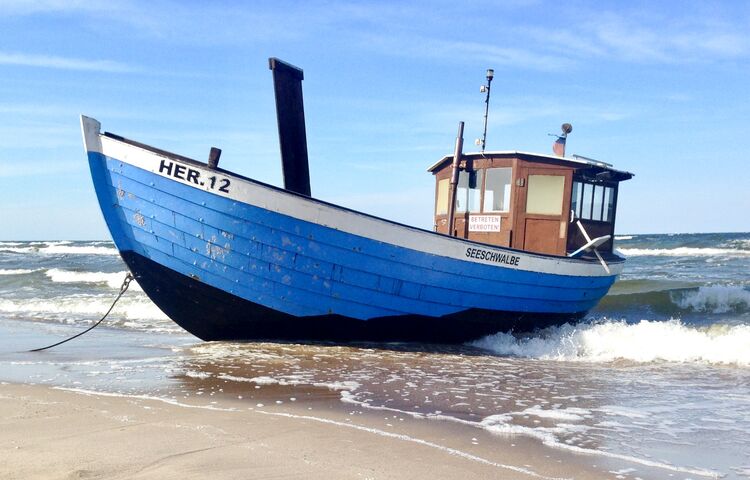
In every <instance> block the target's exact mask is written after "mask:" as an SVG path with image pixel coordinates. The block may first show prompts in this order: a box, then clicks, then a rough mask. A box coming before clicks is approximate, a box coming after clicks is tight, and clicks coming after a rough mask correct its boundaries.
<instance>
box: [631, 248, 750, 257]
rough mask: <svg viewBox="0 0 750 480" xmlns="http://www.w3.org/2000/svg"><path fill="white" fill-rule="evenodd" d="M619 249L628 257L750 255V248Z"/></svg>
mask: <svg viewBox="0 0 750 480" xmlns="http://www.w3.org/2000/svg"><path fill="white" fill-rule="evenodd" d="M617 251H619V252H620V253H622V254H623V255H625V256H626V257H645V256H650V257H712V256H750V250H739V249H735V248H695V247H677V248H618V249H617Z"/></svg>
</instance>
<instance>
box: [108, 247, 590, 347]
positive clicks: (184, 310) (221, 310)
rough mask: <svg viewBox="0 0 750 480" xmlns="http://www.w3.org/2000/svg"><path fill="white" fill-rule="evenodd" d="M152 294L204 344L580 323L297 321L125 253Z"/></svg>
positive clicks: (492, 316) (565, 317) (476, 333)
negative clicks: (214, 341)
mask: <svg viewBox="0 0 750 480" xmlns="http://www.w3.org/2000/svg"><path fill="white" fill-rule="evenodd" d="M121 255H122V258H123V259H124V260H125V263H127V265H128V267H129V268H130V271H131V272H132V273H133V275H134V276H135V278H136V279H137V280H138V283H139V284H140V286H141V287H142V288H143V291H144V292H146V295H148V296H149V298H151V300H152V301H153V302H154V303H155V304H156V305H158V306H159V308H160V309H161V310H162V311H163V312H164V313H165V314H167V315H168V316H169V318H171V319H172V320H173V321H174V322H175V323H177V324H178V325H180V326H181V327H182V328H184V329H185V330H187V331H188V332H190V333H192V334H193V335H195V336H196V337H198V338H200V339H202V340H287V341H333V342H358V341H375V342H385V341H390V342H403V341H406V342H417V341H418V342H431V343H432V342H434V343H459V342H465V341H468V340H473V339H476V338H479V337H481V336H484V335H489V334H493V333H496V332H499V331H505V332H507V331H511V330H512V331H516V332H519V331H521V332H524V331H532V330H535V329H537V328H543V327H547V326H550V325H559V324H562V323H565V322H568V321H574V320H578V319H580V318H581V317H582V316H583V315H585V313H586V312H580V313H578V314H572V315H571V314H549V313H519V312H498V311H494V310H478V309H471V310H465V311H463V312H459V313H455V314H451V315H446V316H443V317H438V318H435V317H426V316H421V315H401V316H396V317H381V318H374V319H370V320H367V321H363V320H358V319H354V318H349V317H344V316H341V315H320V316H315V317H297V316H294V315H289V314H286V313H282V312H278V311H276V310H271V309H270V308H267V307H264V306H262V305H258V304H256V303H253V302H250V301H247V300H244V299H242V298H239V297H236V296H234V295H232V294H229V293H227V292H225V291H223V290H220V289H218V288H215V287H212V286H210V285H206V284H205V283H202V282H200V281H199V280H196V279H193V278H190V277H187V276H185V275H182V274H180V273H177V272H175V271H174V270H171V269H169V268H166V267H164V266H162V265H160V264H158V263H156V262H154V261H153V260H149V259H148V258H146V257H143V256H142V255H139V254H137V253H134V252H132V251H126V252H121Z"/></svg>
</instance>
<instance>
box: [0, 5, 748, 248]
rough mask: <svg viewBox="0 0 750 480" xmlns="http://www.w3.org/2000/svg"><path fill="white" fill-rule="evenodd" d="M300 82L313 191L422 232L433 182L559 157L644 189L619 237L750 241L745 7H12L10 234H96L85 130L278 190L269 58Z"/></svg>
mask: <svg viewBox="0 0 750 480" xmlns="http://www.w3.org/2000/svg"><path fill="white" fill-rule="evenodd" d="M270 56H276V57H279V58H281V59H283V60H286V61H288V62H290V63H292V64H295V65H298V66H300V67H302V68H303V69H304V71H305V81H304V84H303V90H304V96H305V109H306V111H305V115H306V119H307V134H308V148H309V153H310V168H311V180H312V191H313V195H314V196H316V197H319V198H322V199H325V200H328V201H332V202H336V203H340V204H343V205H346V206H348V207H351V208H355V209H360V210H363V211H366V212H369V213H373V214H376V215H380V216H384V217H387V218H391V219H394V220H398V221H400V222H404V223H409V224H415V225H418V226H421V227H426V228H430V227H431V225H432V202H433V192H434V183H433V182H434V180H433V178H432V176H431V175H429V174H428V173H427V172H426V168H427V167H428V166H429V165H430V164H432V163H433V162H435V161H436V160H438V159H439V158H441V157H442V156H443V155H445V154H451V153H452V151H453V142H454V137H455V133H456V128H457V124H458V121H459V120H463V121H465V122H466V132H465V138H466V144H467V146H466V148H465V150H466V151H468V150H473V149H474V146H473V139H474V138H476V137H478V136H480V135H481V130H482V119H483V118H482V117H483V113H484V111H483V108H484V104H483V100H484V97H483V95H482V94H480V93H479V86H480V85H481V84H482V83H483V82H484V75H485V71H486V69H487V68H494V69H495V72H496V76H495V80H494V81H493V84H492V85H493V90H492V101H491V107H490V122H489V129H488V136H487V149H488V150H524V151H534V152H542V153H550V152H551V143H552V138H551V137H549V136H547V134H548V133H556V132H557V131H559V126H560V124H561V123H563V122H570V123H572V124H573V127H574V128H573V133H572V134H571V136H570V137H569V140H568V153H569V154H571V153H577V154H580V155H585V156H588V157H593V158H597V159H600V160H604V161H607V162H610V163H613V164H615V166H616V167H618V168H620V169H623V170H628V171H631V172H634V173H635V174H636V177H635V178H634V179H633V180H631V181H629V182H626V183H624V184H623V186H622V188H621V193H620V207H619V212H618V227H617V230H618V232H620V233H662V232H712V231H748V230H750V155H749V154H748V153H747V152H748V150H749V147H748V145H749V144H750V93H748V91H749V89H750V2H743V1H736V2H689V1H688V2H685V1H680V2H668V1H665V2H638V1H635V2H599V1H591V2H578V1H568V2H558V1H551V2H537V1H531V0H529V1H526V0H510V1H507V2H482V1H465V2H455V1H445V2H442V1H431V2H408V1H403V2H350V3H343V2H335V1H334V2H315V1H310V2H287V1H272V2H205V1H196V2H187V1H186V2H170V1H161V0H150V1H148V2H145V1H120V2H91V1H76V0H70V1H63V0H36V1H33V2H26V1H18V0H3V1H2V2H0V118H1V121H0V239H106V238H109V235H108V233H107V231H106V227H105V225H104V223H103V220H102V219H101V215H100V213H99V210H98V206H97V203H96V199H95V196H94V193H93V188H92V186H91V182H90V179H89V176H88V170H87V164H86V160H85V156H84V153H83V148H82V142H81V135H80V129H79V120H78V116H79V115H80V114H86V115H88V116H93V117H95V118H97V119H98V120H100V121H101V122H102V126H103V129H104V130H107V131H112V132H115V133H118V134H120V135H123V136H126V137H130V138H134V139H137V140H139V141H142V142H145V143H150V144H153V145H155V146H158V147H160V148H164V149H167V150H172V151H174V152H177V153H180V154H183V155H186V156H190V157H193V158H197V159H201V160H202V159H205V158H207V156H208V151H209V149H210V147H211V146H217V147H219V148H221V149H222V150H223V154H222V166H223V167H224V168H227V169H230V170H234V171H237V172H238V173H241V174H243V175H246V176H250V177H254V178H257V179H259V180H262V181H265V182H269V183H273V184H277V185H279V184H281V167H280V159H279V153H278V139H277V131H276V123H275V111H274V104H273V85H272V81H271V73H270V71H269V70H268V66H267V59H268V57H270Z"/></svg>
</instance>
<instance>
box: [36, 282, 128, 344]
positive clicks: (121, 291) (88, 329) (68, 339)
mask: <svg viewBox="0 0 750 480" xmlns="http://www.w3.org/2000/svg"><path fill="white" fill-rule="evenodd" d="M132 280H133V275H131V274H130V273H128V274H127V275H125V280H123V281H122V285H121V286H120V293H118V294H117V298H115V301H114V302H112V306H110V307H109V310H107V313H105V314H104V316H103V317H102V318H100V319H99V321H98V322H96V323H95V324H93V325H91V326H90V327H89V328H87V329H86V330H84V331H82V332H81V333H78V334H76V335H73V336H72V337H70V338H66V339H65V340H63V341H61V342H57V343H54V344H52V345H48V346H46V347H42V348H35V349H34V350H29V352H41V351H42V350H47V349H49V348H52V347H56V346H58V345H62V344H63V343H65V342H69V341H71V340H73V339H74V338H78V337H80V336H81V335H83V334H84V333H87V332H90V331H91V330H93V329H94V328H96V327H97V326H98V325H99V324H100V323H102V322H103V321H104V319H105V318H107V315H109V312H111V311H112V309H113V308H115V305H116V304H117V301H118V300H120V297H122V295H123V294H124V293H125V292H126V291H127V289H128V287H129V286H130V282H131V281H132Z"/></svg>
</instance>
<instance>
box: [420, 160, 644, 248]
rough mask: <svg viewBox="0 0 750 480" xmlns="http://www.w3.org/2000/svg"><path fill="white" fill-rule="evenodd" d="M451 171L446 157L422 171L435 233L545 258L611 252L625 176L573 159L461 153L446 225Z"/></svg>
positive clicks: (629, 175)
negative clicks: (430, 182)
mask: <svg viewBox="0 0 750 480" xmlns="http://www.w3.org/2000/svg"><path fill="white" fill-rule="evenodd" d="M452 164H453V155H449V156H445V157H443V158H442V159H441V160H440V161H438V162H437V163H435V164H434V165H432V166H431V167H430V168H429V169H428V171H429V172H431V173H432V174H433V175H434V176H435V180H436V182H435V230H436V231H437V232H440V233H444V234H447V235H452V236H456V237H460V238H466V239H469V240H474V241H478V242H482V243H487V244H491V245H498V246H503V247H510V248H515V249H518V250H525V251H529V252H537V253H544V254H550V255H560V256H566V255H567V256H574V255H578V254H585V253H586V251H587V250H589V248H588V247H590V246H591V245H593V246H594V247H595V248H596V250H597V251H598V252H600V253H601V254H611V253H612V246H613V242H612V238H613V236H614V231H615V218H616V216H617V197H618V191H619V184H620V182H622V181H624V180H628V179H630V178H632V177H633V174H632V173H629V172H624V171H619V170H615V169H613V168H612V166H611V165H609V164H607V163H604V162H599V161H596V160H592V159H588V158H585V157H579V156H574V157H573V158H563V157H557V156H552V155H543V154H535V153H527V152H517V151H507V152H484V153H472V154H463V155H461V156H460V162H459V164H458V165H459V174H458V183H457V185H456V187H455V190H456V191H455V202H456V203H455V207H454V215H453V221H452V222H451V219H450V218H449V211H450V210H451V209H450V208H449V207H450V201H451V198H452V192H451V185H450V182H451V177H452V172H453V168H452ZM451 229H452V231H451Z"/></svg>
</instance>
